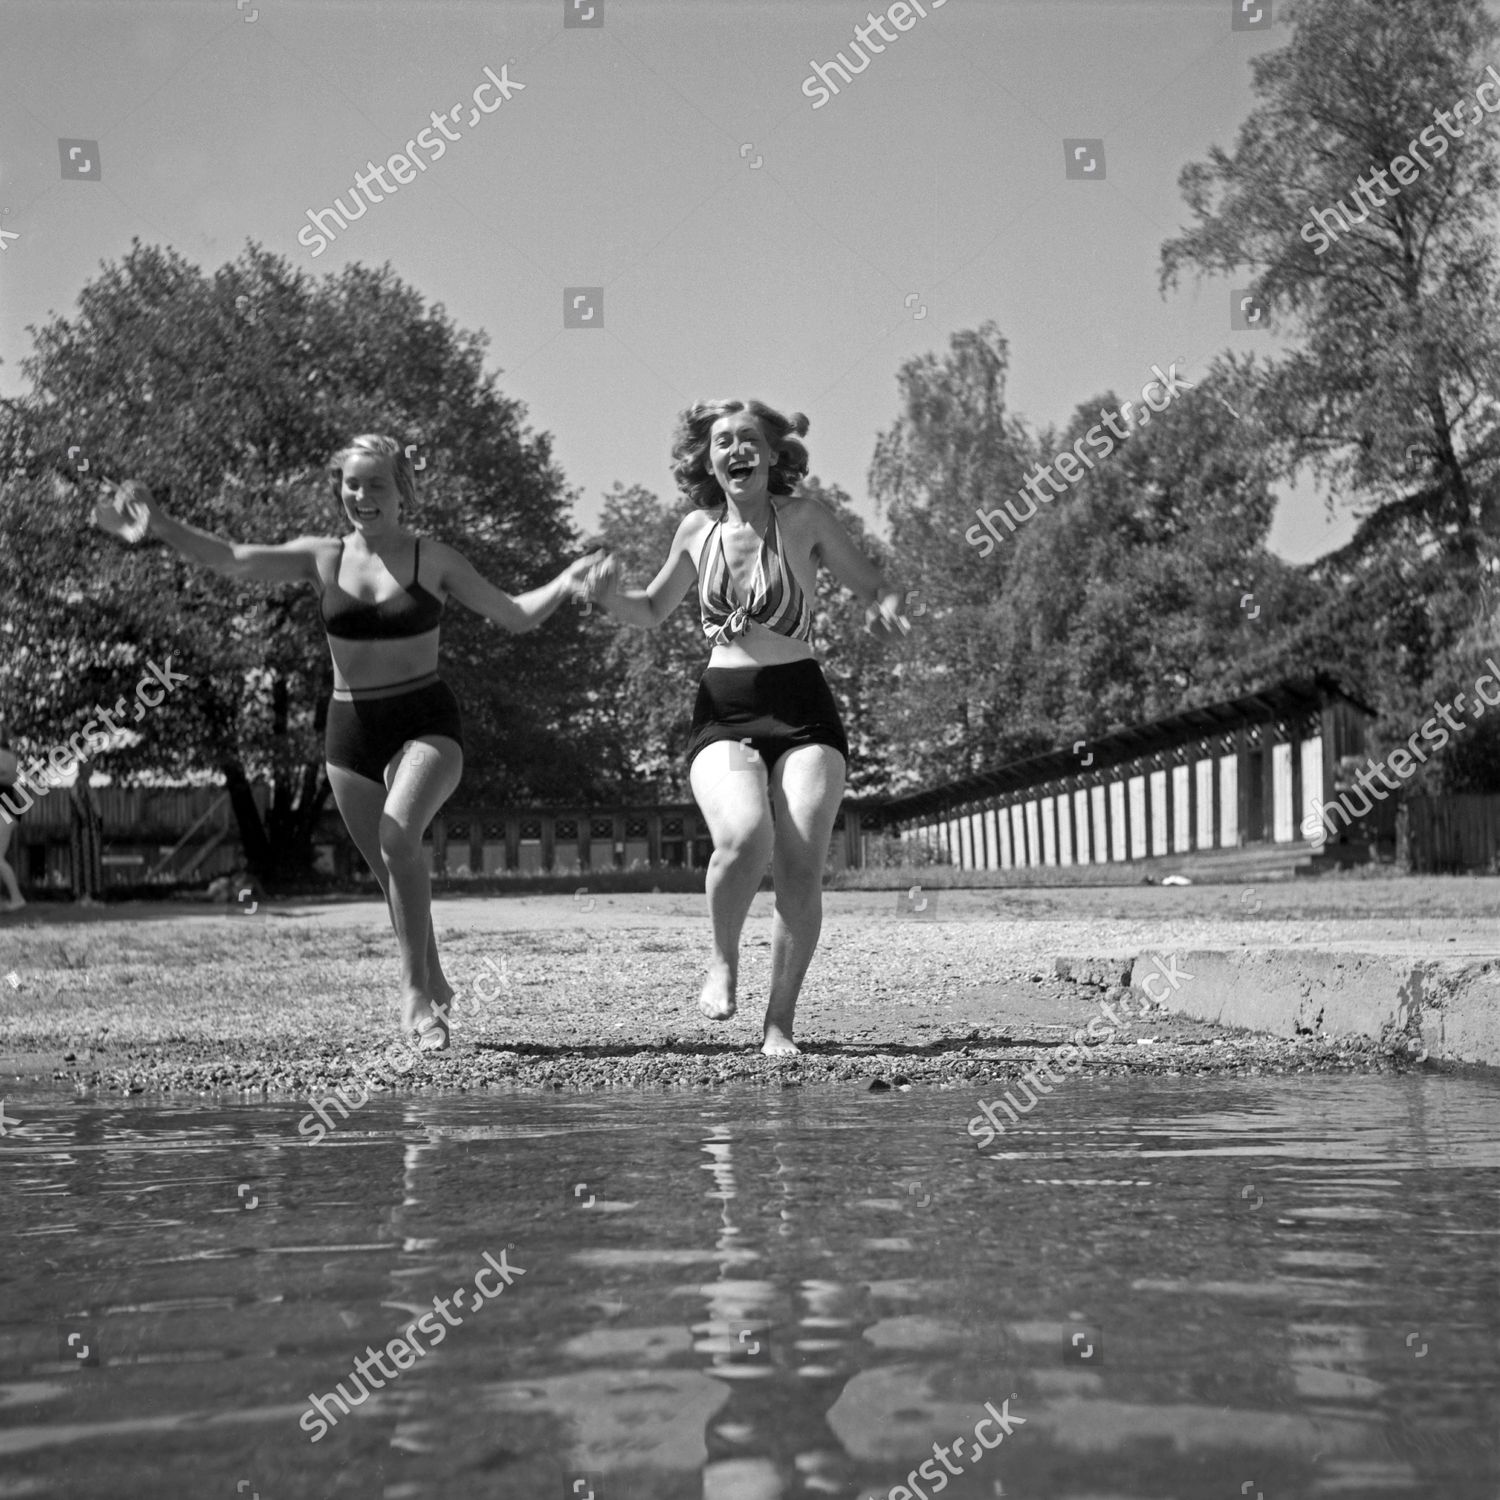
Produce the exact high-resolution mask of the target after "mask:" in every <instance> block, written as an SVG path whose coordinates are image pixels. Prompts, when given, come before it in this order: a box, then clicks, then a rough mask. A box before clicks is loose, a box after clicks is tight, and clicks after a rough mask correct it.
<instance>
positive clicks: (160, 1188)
mask: <svg viewBox="0 0 1500 1500" xmlns="http://www.w3.org/2000/svg"><path fill="white" fill-rule="evenodd" d="M1497 1098H1500V1090H1497V1088H1496V1086H1495V1085H1494V1084H1493V1083H1492V1082H1489V1081H1486V1080H1476V1079H1459V1078H1445V1077H1441V1076H1431V1075H1429V1076H1417V1077H1406V1078H1402V1079H1393V1078H1351V1079H1327V1078H1320V1079H1291V1080H1275V1081H1269V1080H1229V1081H1225V1080H1213V1081H1202V1082H1193V1081H1187V1080H1178V1081H1155V1082H1137V1081H1131V1082H1129V1083H1120V1082H1108V1081H1100V1082H1098V1083H1094V1082H1091V1081H1088V1080H1078V1081H1075V1082H1074V1083H1073V1084H1072V1085H1071V1087H1070V1089H1069V1090H1068V1091H1066V1092H1063V1091H1059V1092H1058V1094H1057V1095H1056V1096H1055V1097H1053V1098H1050V1099H1048V1100H1046V1101H1045V1107H1044V1108H1043V1107H1039V1108H1038V1109H1037V1110H1036V1111H1034V1112H1033V1113H1032V1114H1031V1115H1029V1116H1028V1117H1027V1120H1026V1123H1025V1126H1024V1128H1018V1129H1016V1130H1014V1131H1010V1132H1008V1133H1007V1134H1006V1136H1005V1137H1004V1138H1003V1139H1002V1140H1000V1141H999V1142H997V1143H996V1144H997V1145H998V1146H1000V1147H1003V1148H1004V1149H1000V1150H991V1151H989V1152H986V1153H979V1152H976V1151H975V1150H974V1146H973V1142H972V1141H971V1140H970V1139H969V1138H968V1137H967V1136H966V1135H965V1133H964V1131H965V1125H966V1121H967V1118H968V1116H969V1115H971V1114H972V1113H973V1109H972V1101H971V1100H970V1099H969V1098H966V1097H963V1096H961V1095H959V1094H957V1093H955V1092H951V1091H940V1090H933V1091H931V1092H929V1093H926V1094H923V1093H922V1092H920V1091H919V1092H914V1093H913V1094H911V1095H908V1096H899V1095H897V1096H871V1095H857V1096H852V1095H848V1094H844V1093H836V1092H833V1091H825V1092H811V1091H794V1092H789V1093H787V1094H783V1095H779V1096H777V1095H772V1096H769V1097H768V1096H767V1095H765V1094H763V1093H758V1092H746V1093H744V1094H730V1093H720V1094H716V1095H713V1096H711V1098H709V1099H708V1100H707V1101H706V1100H705V1096H703V1095H692V1096H681V1095H679V1096H641V1095H631V1096H624V1097H619V1096H594V1097H591V1098H586V1099H582V1100H580V1099H576V1098H567V1099H554V1098H542V1097H534V1096H521V1095H503V1096H495V1097H492V1098H487V1099H479V1100H453V1099H437V1100H421V1099H415V1100H406V1101H381V1100H378V1099H375V1100H372V1101H371V1102H370V1104H369V1105H367V1106H366V1107H365V1109H363V1110H362V1111H361V1112H360V1115H359V1116H358V1117H357V1119H351V1120H349V1121H348V1122H344V1123H341V1125H340V1127H339V1129H338V1130H337V1131H335V1132H333V1133H332V1134H331V1135H330V1138H329V1139H328V1140H327V1141H326V1142H325V1143H323V1144H320V1145H317V1146H312V1145H309V1144H307V1143H306V1142H305V1141H304V1140H302V1139H299V1138H298V1136H297V1132H296V1121H297V1118H298V1116H299V1111H298V1110H297V1109H296V1108H293V1107H282V1106H258V1107H247V1106H235V1107H229V1108H217V1107H216V1108H212V1109H210V1108H207V1107H202V1106H194V1107H189V1108H172V1109H161V1108H154V1107H149V1106H148V1107H141V1108H132V1107H125V1106H119V1105H109V1106H99V1105H93V1104H87V1103H74V1102H70V1103H67V1104H50V1103H47V1102H46V1101H40V1100H39V1101H33V1102H31V1103H30V1104H27V1105H25V1106H24V1107H20V1108H18V1107H17V1106H16V1102H15V1101H14V1100H12V1101H11V1111H10V1112H11V1114H12V1116H14V1115H16V1114H20V1115H21V1116H22V1119H23V1121H24V1128H23V1129H22V1130H21V1131H18V1132H13V1133H12V1134H10V1135H7V1137H6V1138H5V1139H4V1140H3V1141H0V1171H4V1173H5V1180H6V1185H7V1186H8V1188H9V1189H10V1191H9V1193H8V1195H7V1198H6V1206H7V1215H6V1218H5V1220H4V1221H3V1223H0V1233H4V1234H5V1235H7V1236H8V1238H9V1240H10V1242H11V1244H10V1247H9V1248H10V1251H11V1253H10V1255H9V1256H7V1258H6V1262H5V1264H6V1277H7V1283H6V1290H7V1292H8V1294H9V1295H8V1297H7V1304H6V1306H7V1312H6V1315H5V1323H4V1325H3V1329H0V1412H3V1414H4V1422H3V1423H0V1461H3V1467H4V1478H3V1479H0V1497H5V1496H9V1495H17V1496H20V1495H28V1496H30V1495H39V1496H50V1495H59V1496H61V1495H72V1494H93V1493H97V1494H106V1493H107V1494H109V1495H111V1497H117V1496H131V1495H135V1494H140V1495H142V1496H146V1495H149V1496H152V1497H153V1500H156V1497H158V1496H161V1495H166V1494H179V1493H181V1494H188V1493H193V1494H198V1493H203V1494H214V1493H220V1492H222V1493H224V1494H226V1495H231V1494H244V1495H245V1496H246V1497H247V1500H248V1497H249V1496H250V1495H252V1494H254V1493H258V1494H260V1495H262V1496H263V1497H265V1500H284V1497H296V1496H302V1495H308V1496H314V1495H316V1496H322V1495H333V1494H345V1493H347V1494H351V1495H360V1496H366V1495H378V1496H381V1497H383V1500H408V1497H411V1500H426V1497H446V1496H450V1495H451V1496H455V1497H459V1496H462V1497H469V1496H476V1495H477V1496H501V1497H516V1500H547V1497H551V1496H558V1495H563V1496H571V1497H573V1500H588V1496H589V1495H591V1494H592V1495H593V1496H594V1500H771V1497H775V1500H795V1497H812V1496H842V1497H847V1500H855V1497H866V1500H869V1497H875V1496H879V1497H885V1496H887V1495H888V1494H889V1493H890V1492H891V1490H892V1489H893V1488H894V1487H896V1486H901V1485H906V1484H908V1482H909V1481H908V1476H909V1475H911V1474H912V1473H913V1472H914V1471H915V1472H918V1473H919V1474H920V1468H919V1466H920V1465H922V1464H923V1463H924V1462H925V1461H928V1460H930V1459H931V1458H932V1454H933V1451H934V1444H943V1445H947V1444H949V1443H951V1442H952V1440H953V1439H954V1438H956V1437H958V1436H960V1435H962V1434H967V1433H970V1432H972V1430H973V1427H974V1424H975V1422H976V1421H977V1420H978V1419H979V1418H981V1417H983V1415H984V1413H985V1403H992V1404H993V1405H994V1406H996V1407H997V1408H1000V1407H1002V1404H1003V1403H1006V1402H1008V1403H1009V1410H1010V1412H1011V1413H1012V1414H1013V1415H1015V1416H1016V1418H1017V1419H1018V1423H1017V1426H1016V1428H1015V1430H1014V1432H1012V1433H1011V1435H1010V1436H1009V1437H1008V1438H1007V1439H1006V1442H1005V1444H1004V1446H1003V1447H1002V1448H1000V1449H998V1450H997V1451H995V1452H991V1453H986V1454H977V1453H976V1454H975V1455H973V1457H972V1461H971V1456H970V1454H969V1453H968V1452H964V1453H963V1457H964V1460H965V1465H966V1467H965V1472H963V1473H962V1474H961V1475H960V1476H958V1477H956V1478H953V1479H951V1480H950V1481H949V1482H948V1483H947V1484H946V1485H945V1486H943V1487H942V1490H940V1489H939V1487H938V1486H937V1485H936V1484H935V1483H934V1482H933V1481H932V1480H931V1479H930V1478H927V1479H926V1480H925V1482H924V1480H923V1479H919V1480H918V1485H917V1487H916V1489H915V1490H914V1493H926V1494H928V1495H931V1494H935V1493H943V1492H945V1493H944V1500H952V1497H955V1496H956V1497H958V1500H973V1497H976V1496H984V1497H986V1500H988V1497H992V1496H996V1495H999V1494H1001V1493H1002V1492H1003V1493H1004V1494H1006V1495H1035V1496H1048V1497H1059V1500H1084V1497H1091V1500H1092V1497H1098V1496H1105V1495H1109V1496H1130V1497H1136V1496H1139V1497H1141V1500H1147V1497H1159V1496H1162V1495H1169V1494H1176V1495H1198V1494H1202V1495H1215V1496H1217V1495H1221V1494H1222V1495H1225V1496H1228V1497H1233V1496H1234V1495H1238V1494H1248V1495H1254V1494H1255V1493H1256V1492H1257V1491H1259V1492H1260V1493H1262V1494H1264V1495H1265V1496H1266V1497H1267V1500H1272V1497H1273V1496H1274V1497H1278V1500H1279V1497H1283V1496H1288V1497H1289V1496H1305V1497H1328V1500H1340V1497H1363V1496H1366V1495H1376V1494H1380V1495H1393V1496H1402V1497H1408V1496H1410V1497H1419V1500H1427V1497H1431V1500H1439V1497H1441V1500H1481V1497H1483V1500H1493V1496H1494V1493H1495V1490H1496V1480H1497V1478H1500V1465H1497V1461H1496V1448H1495V1432H1496V1430H1497V1426H1500V1424H1497V1421H1496V1417H1497V1411H1496V1406H1495V1391H1496V1389H1497V1384H1500V1382H1497V1375H1500V1354H1497V1333H1500V1312H1497V1307H1500V1298H1497V1290H1500V1289H1497V1285H1496V1271H1497V1264H1496V1261H1497V1243H1500V1222H1497V1199H1496V1186H1497V1180H1500V1152H1497V1146H1496V1137H1497V1111H1496V1109H1495V1105H1496V1102H1497ZM487 1253H488V1254H491V1255H493V1256H496V1257H498V1256H500V1255H501V1254H503V1253H508V1255H509V1261H510V1264H511V1265H513V1266H517V1267H521V1268H524V1275H521V1276H518V1277H517V1279H516V1282H515V1284H514V1285H512V1286H510V1287H508V1288H507V1289H506V1291H505V1294H504V1296H503V1297H501V1298H499V1299H497V1300H495V1301H494V1302H491V1303H488V1304H486V1305H485V1306H484V1307H483V1308H482V1309H478V1308H469V1309H467V1310H466V1312H465V1316H464V1318H463V1322H462V1326H460V1327H455V1328H453V1329H452V1330H451V1332H450V1333H449V1335H448V1336H447V1337H446V1339H445V1340H444V1341H443V1342H442V1343H441V1344H440V1345H434V1346H432V1347H429V1348H427V1349H426V1350H425V1352H424V1353H423V1354H422V1356H421V1357H420V1358H419V1359H418V1360H417V1362H416V1363H415V1365H414V1366H412V1367H410V1368H406V1369H403V1370H402V1372H401V1373H400V1374H399V1376H398V1377H397V1378H395V1379H392V1380H390V1381H388V1382H387V1383H386V1384H385V1385H384V1386H383V1387H382V1388H381V1389H379V1390H375V1391H372V1392H371V1393H370V1394H369V1396H368V1398H367V1399H366V1400H365V1401H364V1402H363V1403H362V1404H360V1405H358V1406H356V1407H355V1408H354V1409H353V1410H352V1411H351V1412H350V1413H349V1414H348V1415H347V1416H346V1417H343V1418H341V1419H340V1420H339V1422H338V1423H337V1425H336V1426H335V1427H334V1428H333V1429H332V1430H331V1431H330V1432H329V1433H328V1434H327V1436H326V1437H324V1438H322V1439H321V1440H320V1441H319V1442H317V1443H315V1444H314V1443H311V1442H310V1441H309V1440H308V1437H307V1434H306V1432H305V1431H303V1430H299V1427H298V1419H299V1417H300V1416H301V1415H302V1414H303V1413H304V1411H305V1410H306V1406H307V1401H308V1397H309V1393H310V1392H313V1393H320V1392H327V1391H331V1390H333V1389H334V1388H335V1385H336V1383H337V1382H338V1381H340V1380H341V1379H343V1380H345V1381H346V1382H347V1381H348V1378H349V1372H350V1370H351V1369H352V1368H353V1367H354V1362H355V1360H356V1359H357V1358H358V1357H360V1356H362V1355H364V1354H365V1352H366V1351H367V1350H369V1349H372V1348H374V1349H379V1348H381V1347H382V1346H384V1345H385V1344H386V1343H387V1341H389V1340H391V1339H393V1338H395V1337H397V1336H398V1335H400V1334H401V1333H402V1332H403V1330H405V1329H406V1328H408V1326H409V1325H410V1324H411V1323H412V1322H413V1321H414V1320H415V1319H417V1318H420V1317H421V1316H422V1315H423V1314H424V1313H426V1312H429V1311H430V1310H431V1308H432V1306H433V1298H434V1297H438V1296H449V1295H451V1294H452V1293H453V1292H454V1290H455V1289H456V1288H460V1287H465V1286H468V1285H470V1284H471V1283H472V1281H473V1278H474V1275H475V1273H476V1271H477V1270H479V1269H480V1268H481V1266H482V1265H483V1257H484V1256H485V1255H486V1254H487ZM85 1350H86V1351H87V1353H86V1357H83V1356H81V1354H80V1351H85ZM1247 1484H1248V1485H1249V1488H1248V1489H1246V1488H1245V1486H1246V1485H1247ZM898 1493H899V1491H898Z"/></svg>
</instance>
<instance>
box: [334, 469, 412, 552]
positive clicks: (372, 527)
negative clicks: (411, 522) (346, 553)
mask: <svg viewBox="0 0 1500 1500" xmlns="http://www.w3.org/2000/svg"><path fill="white" fill-rule="evenodd" d="M343 474H344V479H343V484H342V485H341V486H340V497H341V498H342V500H343V502H344V514H345V515H346V516H348V518H349V523H350V525H352V526H353V527H354V529H355V530H356V531H359V532H362V533H364V534H365V535H367V536H368V535H371V534H374V533H378V532H381V531H385V530H388V529H390V528H392V527H394V526H396V525H397V524H398V523H399V521H400V517H401V494H400V491H398V490H397V488H396V480H395V476H394V475H393V474H392V473H391V461H390V459H388V458H381V457H377V456H376V455H375V454H372V453H356V454H353V455H352V456H351V457H350V458H349V459H348V460H346V462H345V464H344V470H343Z"/></svg>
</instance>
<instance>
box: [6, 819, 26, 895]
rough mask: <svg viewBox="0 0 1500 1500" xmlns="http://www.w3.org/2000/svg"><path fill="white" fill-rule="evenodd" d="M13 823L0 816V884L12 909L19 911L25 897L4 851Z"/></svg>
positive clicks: (8, 843)
mask: <svg viewBox="0 0 1500 1500" xmlns="http://www.w3.org/2000/svg"><path fill="white" fill-rule="evenodd" d="M13 829H14V825H13V824H11V823H7V822H6V821H5V819H4V818H0V885H3V886H4V887H5V894H6V896H7V897H8V899H9V902H10V909H11V910H12V911H20V909H21V908H22V907H23V906H25V905H26V898H25V897H24V896H22V894H21V887H20V886H19V885H17V884H16V872H15V871H14V870H12V869H11V867H10V865H9V863H8V862H7V861H6V858H5V851H6V850H7V849H8V848H10V837H11V833H12V831H13Z"/></svg>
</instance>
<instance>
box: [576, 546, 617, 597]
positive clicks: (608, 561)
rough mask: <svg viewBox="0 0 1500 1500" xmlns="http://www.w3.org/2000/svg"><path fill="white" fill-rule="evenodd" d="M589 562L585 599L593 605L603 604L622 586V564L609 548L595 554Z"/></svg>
mask: <svg viewBox="0 0 1500 1500" xmlns="http://www.w3.org/2000/svg"><path fill="white" fill-rule="evenodd" d="M588 562H589V563H590V566H589V570H588V575H587V578H586V580H585V592H584V595H583V597H584V598H585V599H587V600H588V601H589V602H590V603H591V604H602V603H603V602H604V601H605V600H606V599H608V598H609V596H610V595H611V594H613V593H614V592H615V590H616V589H618V588H619V586H620V564H619V561H618V560H617V559H616V558H615V555H614V554H613V553H612V552H611V551H610V550H609V549H608V548H607V547H604V548H601V549H600V550H599V551H598V552H595V553H593V554H592V556H591V557H590V558H589V559H588Z"/></svg>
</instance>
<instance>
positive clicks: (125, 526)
mask: <svg viewBox="0 0 1500 1500" xmlns="http://www.w3.org/2000/svg"><path fill="white" fill-rule="evenodd" d="M155 514H156V506H155V505H154V504H153V502H152V499H151V491H150V490H149V489H147V488H146V486H145V485H144V484H142V483H141V482H140V480H139V479H125V480H122V481H121V482H120V483H119V484H111V483H109V481H107V480H106V481H105V487H104V495H103V497H102V498H101V499H100V501H99V503H98V504H97V505H96V506H95V507H94V524H95V525H96V526H98V527H100V528H101V529H102V530H104V531H107V532H109V533H110V535H111V536H117V537H121V538H123V539H124V540H125V541H127V542H130V543H132V544H134V543H136V542H139V541H140V540H141V539H142V538H143V537H144V536H145V535H146V533H147V531H149V530H150V528H151V517H152V516H153V515H155Z"/></svg>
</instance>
